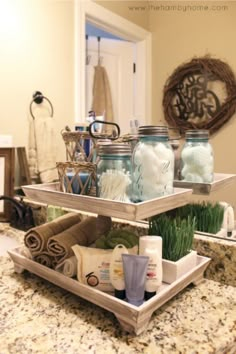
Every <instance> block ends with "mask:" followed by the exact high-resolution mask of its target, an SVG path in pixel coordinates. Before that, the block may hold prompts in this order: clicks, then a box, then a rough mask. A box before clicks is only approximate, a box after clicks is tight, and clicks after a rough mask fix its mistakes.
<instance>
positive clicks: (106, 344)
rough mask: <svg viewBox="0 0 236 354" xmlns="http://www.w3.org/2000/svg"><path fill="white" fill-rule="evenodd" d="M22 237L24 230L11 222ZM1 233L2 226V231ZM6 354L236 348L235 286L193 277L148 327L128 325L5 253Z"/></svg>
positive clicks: (2, 317)
mask: <svg viewBox="0 0 236 354" xmlns="http://www.w3.org/2000/svg"><path fill="white" fill-rule="evenodd" d="M4 232H5V234H7V235H11V236H10V237H14V234H15V235H16V237H17V240H18V241H19V242H20V243H22V242H23V233H22V232H18V231H15V230H12V229H11V228H6V229H5V231H4ZM0 237H1V233H0ZM0 299H1V307H0V353H1V354H8V353H10V354H16V353H17V354H28V353H33V354H34V353H40V354H41V353H45V354H48V353H50V354H54V353H55V354H62V353H63V354H64V353H66V354H76V353H78V354H81V353H86V354H87V353H89V354H100V353H101V354H103V353H104V354H112V353H119V354H121V353H132V354H136V353H144V354H156V353H158V354H159V353H166V354H169V353H182V354H184V353H186V354H189V353H196V354H197V353H199V354H204V353H206V354H207V353H227V354H228V353H231V354H233V353H236V288H234V287H231V286H226V285H224V284H220V283H218V282H214V281H211V280H204V282H203V283H201V284H199V285H198V286H197V287H194V286H192V285H190V286H189V287H187V288H186V289H184V290H183V291H182V292H181V293H179V294H178V295H177V296H175V297H174V298H173V299H172V300H171V301H169V302H168V303H166V304H165V305H163V306H162V307H161V308H160V309H159V310H157V311H156V312H154V314H153V316H152V318H151V320H150V322H149V325H148V326H147V329H146V331H145V332H143V333H142V334H141V335H140V336H138V337H136V336H133V335H130V334H128V333H126V332H125V331H123V330H122V329H121V327H120V325H119V323H118V322H117V320H116V318H115V317H114V316H113V314H112V313H110V312H108V311H106V310H103V309H101V308H100V307H98V306H96V305H94V304H91V303H89V302H87V301H85V300H83V299H81V298H80V297H78V296H75V295H73V294H71V293H68V292H67V291H65V290H63V289H60V288H58V287H56V286H54V285H52V284H51V283H49V282H47V281H45V280H43V279H40V278H39V277H37V276H35V275H33V274H30V273H29V272H24V273H23V274H16V273H14V270H13V262H12V261H11V259H10V258H9V257H8V256H2V257H0Z"/></svg>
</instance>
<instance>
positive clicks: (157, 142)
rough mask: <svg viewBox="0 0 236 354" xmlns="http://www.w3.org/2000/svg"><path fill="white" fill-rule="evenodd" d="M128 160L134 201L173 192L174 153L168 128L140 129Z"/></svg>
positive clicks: (151, 127)
mask: <svg viewBox="0 0 236 354" xmlns="http://www.w3.org/2000/svg"><path fill="white" fill-rule="evenodd" d="M138 134H139V142H138V143H137V145H136V146H135V148H134V152H133V158H132V168H133V196H132V199H133V201H134V202H140V201H145V200H149V199H153V198H157V197H161V196H164V195H168V194H171V193H173V180H174V151H173V149H172V147H171V145H170V143H169V135H168V128H167V127H164V126H152V125H150V126H141V127H139V130H138Z"/></svg>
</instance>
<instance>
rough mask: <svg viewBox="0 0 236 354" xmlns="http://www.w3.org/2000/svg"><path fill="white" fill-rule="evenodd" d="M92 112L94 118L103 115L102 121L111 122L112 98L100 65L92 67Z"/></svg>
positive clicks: (105, 73) (107, 80) (107, 81)
mask: <svg viewBox="0 0 236 354" xmlns="http://www.w3.org/2000/svg"><path fill="white" fill-rule="evenodd" d="M92 110H93V111H94V112H95V113H96V116H103V115H104V113H105V119H104V120H105V121H109V122H113V107H112V96H111V90H110V84H109V79H108V76H107V72H106V69H105V68H104V67H103V66H100V65H97V66H95V67H94V81H93V103H92ZM105 127H106V128H105V129H106V130H110V129H111V127H109V126H105Z"/></svg>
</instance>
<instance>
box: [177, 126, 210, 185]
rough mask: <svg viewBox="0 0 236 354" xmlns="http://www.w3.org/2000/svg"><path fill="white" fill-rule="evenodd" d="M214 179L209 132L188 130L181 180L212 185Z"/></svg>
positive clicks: (182, 157)
mask: <svg viewBox="0 0 236 354" xmlns="http://www.w3.org/2000/svg"><path fill="white" fill-rule="evenodd" d="M213 179H214V156H213V149H212V146H211V144H210V142H209V132H208V130H188V131H186V133H185V143H184V145H183V148H182V151H181V180H184V181H187V182H195V183H210V182H212V181H213Z"/></svg>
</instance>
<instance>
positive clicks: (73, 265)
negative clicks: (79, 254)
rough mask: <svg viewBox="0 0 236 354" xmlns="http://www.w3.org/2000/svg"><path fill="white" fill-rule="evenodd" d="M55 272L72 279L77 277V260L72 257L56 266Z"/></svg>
mask: <svg viewBox="0 0 236 354" xmlns="http://www.w3.org/2000/svg"><path fill="white" fill-rule="evenodd" d="M55 270H56V271H57V272H60V273H62V274H64V275H65V276H66V277H69V278H72V277H74V276H76V275H77V258H76V257H75V256H72V257H70V258H67V259H65V260H64V261H63V262H61V263H59V264H57V265H56V267H55Z"/></svg>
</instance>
